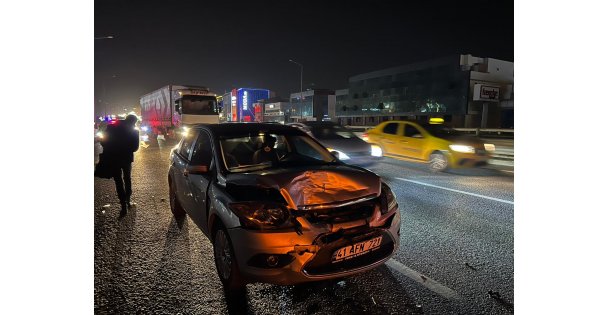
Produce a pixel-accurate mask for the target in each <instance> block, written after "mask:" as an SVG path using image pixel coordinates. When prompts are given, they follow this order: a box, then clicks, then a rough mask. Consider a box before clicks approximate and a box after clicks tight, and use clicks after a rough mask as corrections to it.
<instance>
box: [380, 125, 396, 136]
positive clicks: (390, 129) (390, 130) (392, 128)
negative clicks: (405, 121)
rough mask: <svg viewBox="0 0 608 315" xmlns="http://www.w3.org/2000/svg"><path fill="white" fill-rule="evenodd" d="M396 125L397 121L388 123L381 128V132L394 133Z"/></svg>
mask: <svg viewBox="0 0 608 315" xmlns="http://www.w3.org/2000/svg"><path fill="white" fill-rule="evenodd" d="M398 126H399V125H398V124H397V123H388V124H387V125H386V126H384V129H382V132H384V133H388V134H391V135H396V134H397V127H398Z"/></svg>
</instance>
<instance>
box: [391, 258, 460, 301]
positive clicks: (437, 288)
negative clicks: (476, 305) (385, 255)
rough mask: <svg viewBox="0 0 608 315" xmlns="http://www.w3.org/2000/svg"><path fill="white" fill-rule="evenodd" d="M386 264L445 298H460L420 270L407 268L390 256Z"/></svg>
mask: <svg viewBox="0 0 608 315" xmlns="http://www.w3.org/2000/svg"><path fill="white" fill-rule="evenodd" d="M386 265H387V266H389V267H391V268H393V269H395V270H396V271H398V272H400V273H401V274H402V275H404V276H406V277H408V278H410V279H412V280H414V281H416V282H418V283H420V284H422V285H423V286H424V287H425V288H427V289H429V290H431V291H433V292H435V293H437V294H439V295H441V296H443V297H445V298H447V299H455V300H458V299H460V296H459V295H458V293H457V292H456V291H454V290H452V289H450V288H448V287H446V286H444V285H443V284H441V283H439V282H437V281H435V280H433V279H431V278H429V277H427V276H425V275H423V274H421V273H420V272H418V271H416V270H414V269H411V268H409V267H408V266H406V265H404V264H402V263H400V262H398V261H396V260H395V259H393V258H391V259H389V260H387V261H386Z"/></svg>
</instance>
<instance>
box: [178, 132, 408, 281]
mask: <svg viewBox="0 0 608 315" xmlns="http://www.w3.org/2000/svg"><path fill="white" fill-rule="evenodd" d="M170 160H171V166H170V168H169V173H168V181H169V200H170V205H171V211H172V212H173V215H174V216H176V217H177V218H180V217H182V216H184V215H185V214H187V215H188V216H189V217H190V218H191V219H192V221H194V223H195V224H196V225H197V226H198V227H199V228H200V229H201V230H202V231H203V233H204V234H205V235H206V236H207V237H208V238H209V240H210V241H211V243H212V244H213V254H214V261H215V265H216V269H217V272H218V275H219V278H220V280H221V282H222V284H223V286H224V288H225V289H226V290H227V291H228V292H230V291H232V290H239V289H241V288H243V287H244V285H245V284H246V283H251V282H265V283H273V284H279V285H291V284H297V283H302V282H308V281H318V280H325V279H332V278H337V277H344V276H348V275H352V274H356V273H360V272H364V271H367V270H370V269H373V268H375V267H378V266H380V265H381V264H382V263H383V262H385V261H386V260H387V259H389V258H390V257H391V256H392V255H393V253H394V252H395V251H396V250H397V248H398V247H399V233H400V226H401V223H400V221H401V216H400V213H399V209H398V205H397V201H396V198H395V196H394V195H393V192H392V191H391V189H390V188H389V186H388V185H386V184H385V183H384V182H382V180H381V178H380V177H379V176H378V175H376V174H374V173H372V172H370V171H368V170H365V169H363V168H360V167H356V166H350V165H346V164H344V163H342V162H341V161H339V160H338V159H336V157H335V156H334V155H332V154H331V153H330V152H329V151H328V150H326V149H325V147H323V146H322V145H321V144H319V143H318V142H317V141H316V140H314V139H313V138H311V137H310V136H309V135H307V134H306V133H304V132H302V131H301V130H299V129H297V128H293V127H289V126H284V125H280V124H262V123H223V124H201V125H196V126H193V127H192V128H191V129H190V130H189V132H188V133H187V134H186V135H184V137H183V138H182V140H181V141H180V143H179V144H178V145H177V146H176V147H175V149H173V151H172V152H171V155H170Z"/></svg>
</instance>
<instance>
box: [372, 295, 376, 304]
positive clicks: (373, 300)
mask: <svg viewBox="0 0 608 315" xmlns="http://www.w3.org/2000/svg"><path fill="white" fill-rule="evenodd" d="M372 302H374V305H376V300H374V297H373V296H372Z"/></svg>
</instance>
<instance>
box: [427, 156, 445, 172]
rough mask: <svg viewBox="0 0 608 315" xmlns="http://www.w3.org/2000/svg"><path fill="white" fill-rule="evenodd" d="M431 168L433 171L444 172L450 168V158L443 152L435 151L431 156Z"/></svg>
mask: <svg viewBox="0 0 608 315" xmlns="http://www.w3.org/2000/svg"><path fill="white" fill-rule="evenodd" d="M429 169H430V170H431V171H433V172H443V171H445V170H447V169H448V158H447V157H446V156H445V154H443V153H441V152H433V153H431V156H430V157H429Z"/></svg>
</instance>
